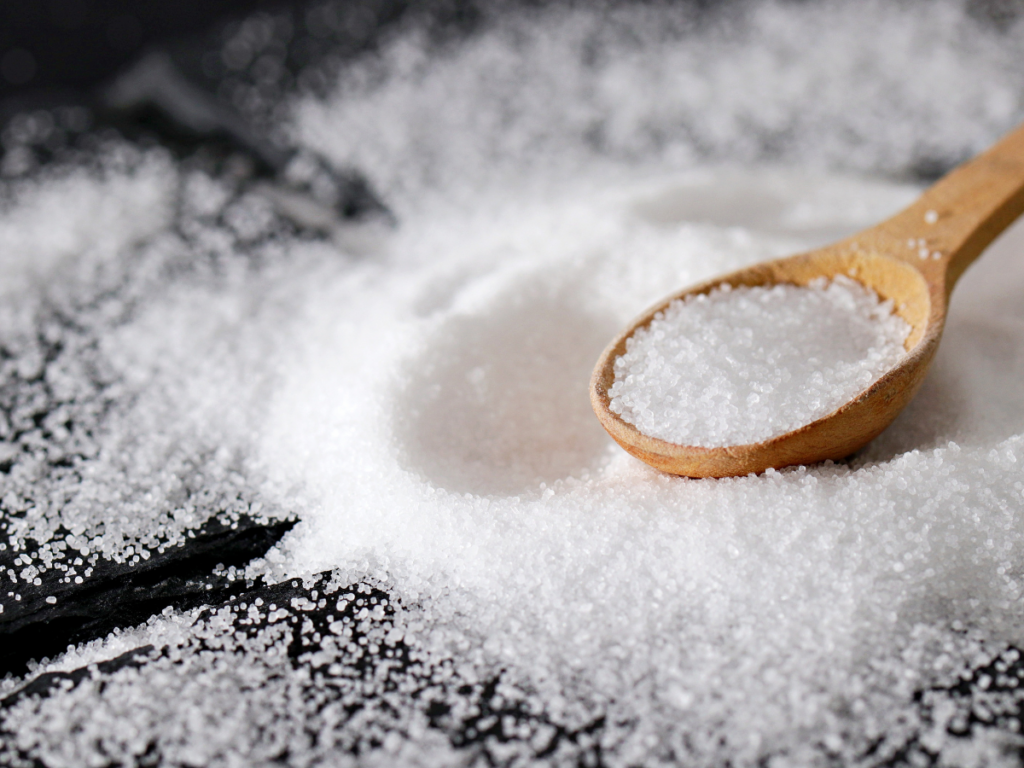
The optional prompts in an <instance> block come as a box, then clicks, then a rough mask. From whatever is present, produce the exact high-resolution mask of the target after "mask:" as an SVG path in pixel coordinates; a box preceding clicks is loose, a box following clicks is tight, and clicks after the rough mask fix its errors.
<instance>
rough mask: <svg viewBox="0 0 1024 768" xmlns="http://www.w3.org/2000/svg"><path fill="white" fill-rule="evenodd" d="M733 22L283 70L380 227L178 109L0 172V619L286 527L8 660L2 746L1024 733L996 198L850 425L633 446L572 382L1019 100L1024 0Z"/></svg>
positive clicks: (756, 9) (767, 14)
mask: <svg viewBox="0 0 1024 768" xmlns="http://www.w3.org/2000/svg"><path fill="white" fill-rule="evenodd" d="M721 23H722V26H721V27H715V26H711V27H705V26H701V24H699V23H697V22H696V21H694V20H693V19H691V18H688V17H686V16H685V14H683V13H681V12H680V13H677V12H676V11H674V10H672V9H651V8H633V7H621V8H617V9H614V10H610V11H597V10H572V11H569V10H563V9H554V10H545V11H529V12H527V11H523V12H521V13H517V14H513V15H512V16H509V17H503V18H502V19H500V20H498V21H495V22H494V23H493V24H490V25H484V26H483V27H482V28H481V29H480V30H478V31H477V32H476V33H474V34H472V35H470V36H469V37H468V38H466V39H465V40H463V41H461V42H457V43H452V42H449V43H448V44H447V45H442V46H441V47H440V49H439V48H438V47H437V46H436V45H435V43H434V42H432V41H431V40H430V39H429V37H428V36H425V35H420V34H419V33H417V32H416V31H415V30H413V31H411V32H406V33H403V34H398V35H395V36H394V37H393V39H392V40H391V41H390V42H389V43H387V44H386V45H383V46H382V48H381V50H380V51H378V52H376V53H371V54H367V55H366V56H365V57H363V58H361V59H359V60H357V61H356V62H354V64H353V65H352V66H350V67H348V68H346V69H344V70H342V71H341V72H340V74H339V75H338V77H337V82H338V84H337V90H336V91H335V92H333V94H332V95H330V96H328V97H326V98H323V99H314V98H312V97H305V98H298V99H297V100H296V101H295V102H294V103H293V105H292V107H293V112H292V114H293V119H292V120H291V122H290V123H289V130H290V131H291V134H292V135H293V136H294V137H295V140H296V141H298V142H299V143H300V144H302V145H304V146H307V147H308V148H310V149H312V150H315V151H317V152H319V153H321V154H322V155H323V156H325V157H327V158H328V159H329V160H330V161H332V162H334V163H337V164H338V165H339V167H341V166H346V165H354V166H356V167H359V168H361V169H362V170H363V171H364V172H365V173H366V174H367V177H368V178H370V179H372V180H373V181H374V182H375V184H376V185H377V188H378V190H379V191H380V193H381V195H382V196H383V198H384V199H385V200H386V201H387V202H388V204H389V206H390V207H391V209H392V210H393V211H394V213H395V216H396V219H397V221H398V222H399V224H398V225H397V226H396V227H395V228H394V230H393V231H391V232H390V234H388V235H387V236H386V237H385V238H384V240H383V241H382V243H381V247H380V248H379V249H378V250H377V251H376V252H375V253H374V254H373V255H372V256H367V255H366V254H365V253H364V254H357V253H355V252H354V251H352V250H346V249H345V247H343V246H339V245H338V244H337V242H327V241H325V240H323V239H317V238H313V237H308V236H304V235H301V234H297V233H296V232H295V230H294V229H293V228H290V227H289V226H288V225H287V224H286V223H284V222H282V221H281V220H280V219H279V218H278V217H277V214H275V213H274V211H273V210H272V209H271V208H269V207H268V205H267V203H266V201H265V199H263V198H261V197H259V196H258V195H256V194H251V193H249V192H246V191H244V190H239V189H237V188H235V187H232V186H231V184H230V183H228V181H226V180H225V179H223V178H221V177H219V176H218V175H217V174H215V173H210V172H207V171H204V170H201V169H197V168H193V167H189V166H187V165H183V164H181V163H179V162H177V161H174V160H172V159H170V158H169V157H168V156H167V155H166V154H164V153H163V152H161V151H158V150H139V149H132V148H129V147H126V146H124V145H121V144H116V143H114V144H111V145H110V146H108V147H106V148H105V149H103V150H102V152H103V153H105V154H102V156H101V157H100V158H99V160H98V161H97V162H96V163H94V165H93V166H91V167H90V168H89V169H78V170H69V171H66V172H59V173H58V172H56V171H55V172H54V173H53V174H52V175H50V176H45V177H40V178H39V179H37V180H35V181H20V182H16V183H15V182H12V183H11V184H10V185H9V187H8V188H6V189H5V193H4V194H5V197H4V202H3V209H2V212H0V238H3V242H4V243H5V246H4V247H3V248H2V249H0V270H2V276H3V288H2V289H0V290H3V295H4V299H3V301H2V302H0V307H2V309H0V312H2V320H3V322H2V324H0V348H2V354H0V405H2V414H3V418H2V420H0V467H2V470H3V471H2V474H0V501H2V504H3V518H2V520H3V522H2V526H3V533H4V544H3V545H2V547H3V548H2V549H0V565H2V567H3V570H2V571H0V582H2V583H3V584H4V585H6V586H4V587H3V588H2V590H3V591H2V592H0V604H2V606H3V613H0V621H3V622H11V621H13V620H12V619H11V617H12V616H13V617H16V620H17V621H23V620H25V616H26V612H25V609H23V608H19V607H18V606H19V605H20V604H22V602H23V600H27V599H29V597H31V599H32V600H36V599H37V598H38V603H39V605H40V606H44V605H49V606H50V607H51V608H55V609H60V608H62V606H64V605H65V601H66V602H67V603H68V604H72V605H73V604H75V600H84V598H83V597H82V594H83V593H74V594H70V595H69V596H68V597H65V596H64V595H66V594H69V593H66V592H59V591H58V589H57V587H60V588H61V589H65V588H66V589H69V590H70V589H72V588H73V587H77V588H80V589H83V590H85V589H93V588H96V582H94V581H92V582H91V581H90V579H92V578H94V574H93V573H92V571H91V570H90V569H93V568H114V567H115V566H116V567H117V568H124V569H125V571H124V573H133V574H139V573H142V571H143V570H144V569H145V567H146V563H147V562H148V561H149V560H152V559H153V558H157V557H158V556H159V557H164V556H166V555H168V554H173V553H176V552H187V551H190V548H191V547H193V546H195V542H196V540H197V539H200V538H202V536H203V535H209V536H214V535H218V536H219V535H221V534H224V535H225V536H227V535H229V534H231V533H237V532H241V531H244V530H253V529H254V527H255V528H261V527H262V528H264V529H269V528H270V527H272V526H280V527H279V528H278V529H276V530H277V531H278V532H277V534H275V536H274V537H271V539H270V540H266V541H263V543H261V544H259V546H257V545H256V544H252V545H251V546H249V548H248V549H247V550H245V551H247V552H249V555H248V556H246V557H245V558H242V557H241V556H240V555H239V557H238V558H237V559H236V561H230V562H229V561H228V560H227V559H225V560H222V561H219V562H216V563H214V564H213V565H212V566H211V567H210V568H209V569H208V570H207V571H206V572H205V574H204V573H203V572H202V570H201V568H200V567H199V565H198V562H199V561H196V565H195V569H194V571H195V579H196V581H195V582H194V584H193V586H195V588H196V590H198V591H186V592H187V599H186V598H185V597H181V595H184V594H186V592H182V593H180V595H179V597H178V598H175V599H173V600H171V599H169V600H168V601H166V605H165V606H163V607H161V608H160V609H157V610H154V611H153V612H152V614H151V615H149V616H148V618H143V617H142V616H140V617H139V618H138V620H137V622H135V623H133V624H131V625H130V626H120V627H118V628H116V629H114V630H112V631H109V632H108V631H106V630H104V631H102V632H96V633H94V634H93V635H88V634H87V633H86V634H82V635H80V636H78V637H79V638H80V639H79V640H76V641H75V645H74V647H72V648H70V649H67V650H64V649H62V648H57V649H53V650H49V651H46V652H45V653H39V654H37V655H36V657H35V660H34V661H33V662H32V663H31V664H29V666H28V668H27V669H26V668H17V667H16V666H13V665H12V666H11V667H9V669H10V670H11V671H10V674H8V675H7V677H5V678H4V679H3V681H2V682H0V697H3V698H2V699H0V734H2V736H0V762H2V763H6V764H12V765H38V764H42V765H47V766H81V765H108V764H118V763H120V764H134V765H146V764H161V763H162V764H166V765H252V764H256V765H259V764H270V763H280V764H287V765H295V766H306V765H347V764H353V765H389V766H390V765H409V766H412V765H417V766H426V765H453V764H467V765H469V764H494V765H531V764H537V765H577V764H584V765H598V764H600V765H609V766H627V765H645V766H655V765H671V764H685V765H695V766H699V765H708V766H710V765H722V764H726V763H728V764H731V765H736V766H742V765H770V766H784V765H823V764H841V765H892V764H901V763H905V764H918V763H930V764H957V765H964V764H1018V763H1019V756H1020V754H1021V752H1020V743H1021V742H1020V737H1019V735H1018V734H1019V731H1020V728H1021V724H1020V703H1019V702H1020V700H1021V694H1020V693H1019V691H1020V686H1019V680H1020V679H1021V663H1020V653H1019V651H1018V650H1016V648H1017V647H1019V646H1021V644H1022V643H1024V622H1022V620H1021V617H1022V615H1024V614H1022V613H1021V610H1020V609H1021V600H1022V596H1024V582H1022V581H1021V573H1022V563H1024V534H1022V531H1024V520H1022V516H1024V484H1022V480H1021V467H1022V466H1024V463H1022V462H1024V394H1022V389H1021V387H1020V381H1021V380H1022V375H1024V354H1022V349H1024V314H1022V306H1024V305H1022V303H1021V301H1020V296H1021V295H1022V292H1024V258H1022V254H1021V251H1022V250H1024V231H1022V230H1021V229H1020V228H1017V229H1015V230H1011V232H1009V233H1008V234H1007V235H1006V236H1005V237H1004V238H1003V239H1002V240H1001V241H1000V242H999V243H997V244H996V246H995V247H994V248H993V249H992V251H991V253H990V254H988V255H986V257H985V258H984V260H983V261H982V262H981V263H980V264H979V265H978V266H977V267H976V268H975V270H974V271H972V272H971V273H969V274H968V275H967V276H966V277H965V279H964V281H963V284H962V285H961V287H960V288H959V289H958V293H957V295H956V297H955V298H954V301H953V306H952V310H951V314H950V320H949V325H948V327H947V330H946V337H945V339H944V341H943V346H942V349H941V350H940V352H939V355H938V358H937V360H936V362H935V366H934V370H933V372H932V374H931V375H930V376H929V378H928V380H927V381H926V383H925V385H924V387H923V389H922V391H921V393H920V395H919V396H918V397H917V399H916V400H915V401H914V402H913V403H912V404H911V406H910V407H909V408H908V409H907V411H906V412H905V413H904V414H902V415H901V416H900V417H899V419H897V421H896V422H895V423H894V425H893V426H892V427H891V428H890V429H889V430H888V431H887V432H886V433H884V434H883V435H882V436H881V437H880V438H878V439H877V440H875V441H874V442H873V443H872V444H871V445H869V446H868V448H867V449H866V450H864V451H863V452H861V453H860V454H858V455H857V456H855V457H853V458H851V459H850V460H848V461H845V462H842V463H838V464H836V463H826V464H824V465H818V466H813V467H799V468H792V469H787V470H785V471H782V472H776V471H769V472H767V473H765V474H764V475H762V476H757V477H753V476H752V477H744V478H736V479H730V480H722V481H693V480H687V479H681V478H675V477H669V476H666V475H661V474H658V473H656V472H654V471H653V470H650V469H649V468H647V467H645V466H643V465H640V464H639V463H637V462H636V461H634V460H633V459H631V458H630V457H628V456H626V455H624V454H623V453H622V452H621V451H619V450H618V449H616V448H615V447H614V446H613V445H611V444H610V442H609V440H608V438H607V437H606V436H605V434H604V433H603V431H602V430H601V427H600V425H599V424H598V423H597V421H596V420H595V419H594V417H593V415H592V413H591V412H590V410H589V404H588V403H587V397H586V387H587V380H588V375H589V371H590V368H591V366H592V365H593V363H594V361H595V360H596V358H597V356H598V354H599V353H600V351H601V349H602V347H603V345H604V344H605V343H606V342H607V341H608V339H610V338H611V337H612V335H613V334H614V333H615V332H616V330H617V329H618V328H621V327H622V326H623V325H624V324H625V323H626V322H627V321H628V320H629V319H630V318H631V317H632V316H633V315H634V314H635V313H636V311H637V310H638V309H639V308H642V307H644V306H647V305H649V304H650V303H651V302H652V301H653V300H655V299H657V298H659V297H661V296H663V295H664V294H665V293H666V292H668V291H669V290H671V289H673V288H677V287H679V286H683V285H686V284H688V283H693V282H696V281H699V280H702V279H707V278H710V277H712V276H713V275H715V274H718V273H721V272H724V271H728V270H732V269H735V268H739V267H742V266H744V265H746V264H750V263H753V262H756V261H759V260H762V259H765V258H769V257H772V256H777V255H782V254H786V253H792V252H796V251H798V250H804V249H807V248H810V247H813V246H815V245H818V244H820V243H823V242H827V241H829V240H831V239H834V238H836V237H839V236H841V235H844V234H847V233H849V232H851V231H855V230H856V229H858V228H860V227H862V226H865V225H868V224H870V223H873V222H874V221H877V220H878V219H880V218H882V217H884V216H885V215H888V214H890V213H892V212H894V211H896V210H898V209H899V208H900V207H901V206H903V205H905V204H906V203H908V202H909V201H910V200H912V199H913V198H914V196H915V194H916V192H917V189H916V187H914V186H913V185H910V184H897V183H895V182H892V181H872V180H869V179H864V178H859V177H856V176H851V175H849V174H850V173H851V172H866V171H867V172H876V171H886V172H897V171H900V172H905V173H910V172H912V171H913V170H914V169H915V168H919V167H921V166H922V165H927V164H928V163H929V162H935V161H938V162H940V163H946V164H948V163H949V162H950V161H952V160H955V159H957V158H961V157H964V156H966V155H968V154H970V153H971V152H973V151H975V150H977V149H980V148H982V147H983V146H985V145H986V144H988V143H989V142H991V141H992V140H994V139H995V138H996V137H997V136H998V134H999V133H1000V132H1002V131H1004V130H1006V129H1008V128H1010V127H1011V126H1012V125H1013V124H1014V122H1015V121H1017V120H1019V119H1020V117H1021V114H1022V90H1021V85H1020V78H1019V72H1020V71H1021V66H1022V65H1024V61H1022V60H1021V51H1022V50H1024V46H1022V45H1021V40H1022V36H1024V26H1022V25H1021V23H1019V22H1018V23H1017V24H1015V25H1012V26H1010V27H1008V28H1006V29H1003V30H1000V31H995V30H993V29H989V28H988V27H986V26H985V25H984V24H983V23H981V22H979V21H977V20H976V19H975V18H974V17H972V16H970V15H968V14H967V13H966V11H964V10H963V8H962V7H961V6H960V5H958V4H956V3H945V2H940V3H928V4H924V3H921V4H915V3H911V4H906V5H903V4H901V5H898V6H895V5H890V4H883V3H868V4H862V5H858V6H857V8H856V9H854V8H853V7H846V6H841V5H833V4H825V5H820V6H809V5H802V4H801V5H789V4H776V3H764V4H757V5H755V6H753V7H752V10H751V14H750V15H749V16H747V17H745V18H744V19H742V20H733V21H730V22H725V21H722V22H721ZM797 50H799V55H798V56H794V55H793V52H794V51H797ZM98 151H99V150H98ZM724 161H730V162H732V163H737V164H738V163H743V164H747V166H748V167H744V168H742V169H737V168H736V167H722V166H721V165H720V163H722V162H724ZM768 161H771V162H775V163H786V164H788V165H791V166H794V167H795V166H796V164H797V162H798V161H799V163H800V167H799V168H797V169H796V170H790V171H786V172H783V171H780V170H778V169H777V168H776V169H774V170H773V169H772V168H769V167H764V165H763V163H765V162H768ZM758 163H761V165H759V164H758ZM5 183H6V182H5ZM921 226H922V232H921V237H925V236H926V235H927V227H928V226H929V225H928V224H927V222H925V221H922V224H921ZM846 290H850V289H849V286H847V287H846ZM293 523H294V527H293V528H291V530H290V532H288V533H286V534H284V536H283V538H280V541H278V543H277V544H276V545H274V546H270V544H271V543H272V541H273V540H276V539H277V538H278V537H280V535H281V533H282V532H283V531H284V530H285V529H286V528H288V527H289V526H290V525H292V524H293ZM204 526H207V527H206V528H205V529H204ZM203 530H205V531H206V533H205V534H203V533H197V531H200V532H201V531H203ZM211 531H212V533H211ZM239 535H240V534H239ZM235 541H236V543H237V541H238V540H237V539H236V540H235ZM239 546H240V547H241V545H239ZM239 551H241V549H240V550H239ZM203 562H205V561H203ZM133 569H134V570H133ZM79 577H81V578H82V584H81V585H78V584H77V579H78V578H79ZM200 577H201V578H200ZM189 578H192V577H189ZM37 580H38V583H37ZM190 583H192V582H190ZM51 585H52V586H53V589H52V590H51V591H48V590H50V587H51ZM151 589H153V587H151V586H150V587H146V590H151ZM190 589H191V588H190ZM144 591H145V590H144ZM204 592H205V593H207V594H209V595H210V597H209V599H205V600H204V599H202V595H203V593H204ZM129 593H130V590H129V592H126V593H125V594H129ZM131 594H134V593H131ZM129 596H131V595H129ZM47 597H54V598H55V600H56V603H55V604H52V603H48V602H46V598H47ZM135 597H139V595H137V594H136V595H135ZM135 604H136V605H141V603H135ZM34 605H35V603H34ZM33 610H35V608H34V609H33ZM44 610H45V609H44V608H41V607H40V608H39V611H44ZM140 610H141V609H140ZM38 615H40V616H45V615H47V614H45V613H39V614H38ZM132 615H135V614H132ZM54 626H56V625H54ZM97 626H100V625H97ZM104 626H105V625H104ZM43 656H46V657H47V658H42V657H43Z"/></svg>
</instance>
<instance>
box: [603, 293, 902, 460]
mask: <svg viewBox="0 0 1024 768" xmlns="http://www.w3.org/2000/svg"><path fill="white" fill-rule="evenodd" d="M909 332H910V326H908V325H907V323H906V322H904V321H903V320H902V319H901V318H900V317H899V316H898V315H895V314H894V313H893V311H892V302H882V301H881V300H880V299H879V298H878V295H877V294H875V293H874V292H873V291H871V290H870V289H867V288H865V287H864V286H863V285H862V284H860V283H857V282H855V281H853V280H851V279H849V278H847V277H844V276H842V275H840V276H838V277H836V278H835V279H834V280H832V281H827V280H825V279H824V278H819V279H817V280H815V281H813V282H812V283H810V284H809V285H808V286H806V287H798V286H795V285H788V284H779V285H775V286H772V287H753V288H750V287H745V286H744V287H739V288H734V289H730V286H728V285H725V286H723V287H721V288H716V289H714V290H712V291H711V292H710V293H707V294H699V295H696V296H689V297H686V298H685V299H682V300H680V299H676V300H675V301H673V302H672V303H671V304H670V305H669V306H668V307H667V308H666V309H665V310H664V311H662V312H659V313H658V314H657V315H656V316H655V318H654V320H652V321H651V323H650V324H649V325H648V326H646V327H644V328H640V329H638V330H637V331H636V332H635V333H634V334H633V335H632V336H631V337H630V338H629V339H628V340H627V342H626V352H625V353H624V354H622V355H621V356H620V357H618V358H617V359H616V360H615V382H614V384H613V385H612V387H611V389H610V390H609V393H608V394H609V396H610V397H611V410H612V411H613V412H615V413H617V414H619V416H621V417H622V419H623V420H624V421H627V422H629V423H630V424H633V425H634V426H636V427H637V429H639V430H640V431H641V432H643V433H644V434H646V435H650V436H651V437H657V438H661V439H662V440H667V441H669V442H672V443H677V444H680V445H696V446H703V447H714V446H719V445H741V444H746V443H755V442H760V441H762V440H767V439H769V438H771V437H775V436H777V435H781V434H784V433H786V432H790V431H792V430H794V429H797V428H798V427H801V426H803V425H805V424H809V423H811V422H812V421H815V420H817V419H819V418H821V417H822V416H824V415H826V414H828V413H830V412H831V411H833V410H835V409H836V408H838V407H839V406H841V405H843V404H844V403H846V402H849V401H850V400H852V399H853V398H854V397H856V396H857V395H858V394H859V393H860V392H863V391H864V390H865V389H867V388H868V387H870V386H871V385H872V384H873V383H874V382H875V381H877V380H878V378H879V377H880V376H881V375H882V374H884V373H885V372H886V371H888V370H890V369H891V368H892V367H893V366H894V365H895V364H896V363H897V362H898V361H899V359H900V358H901V357H902V355H903V353H904V350H903V342H904V340H905V339H906V337H907V335H908V333H909Z"/></svg>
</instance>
